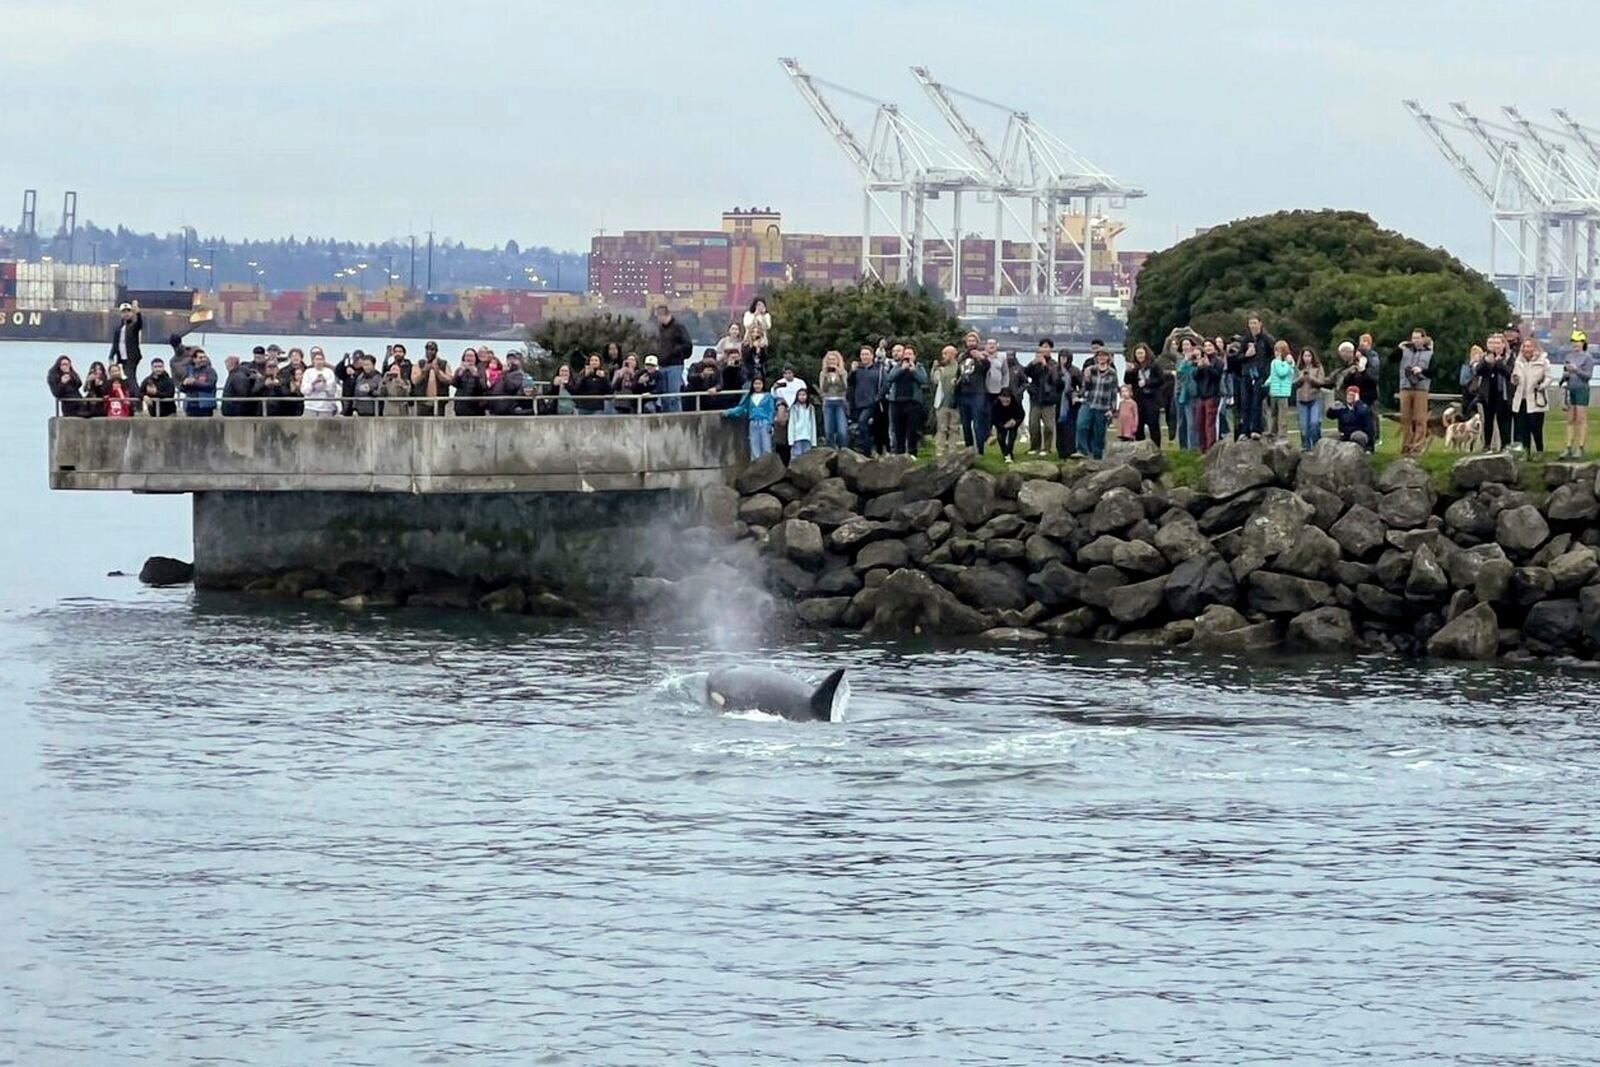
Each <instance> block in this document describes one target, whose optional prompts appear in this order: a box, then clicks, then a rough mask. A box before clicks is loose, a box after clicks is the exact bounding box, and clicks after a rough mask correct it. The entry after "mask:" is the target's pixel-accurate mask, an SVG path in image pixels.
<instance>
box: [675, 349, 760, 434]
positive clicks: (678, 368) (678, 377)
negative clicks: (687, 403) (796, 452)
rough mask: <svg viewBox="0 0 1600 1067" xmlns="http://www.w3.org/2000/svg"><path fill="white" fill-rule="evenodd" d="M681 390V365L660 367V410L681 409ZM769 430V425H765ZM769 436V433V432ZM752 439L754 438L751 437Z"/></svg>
mask: <svg viewBox="0 0 1600 1067" xmlns="http://www.w3.org/2000/svg"><path fill="white" fill-rule="evenodd" d="M681 392H683V365H682V364H681V363H680V364H679V365H678V366H676V367H662V368H661V393H662V397H661V410H662V411H674V412H676V411H682V410H683V401H682V400H680V399H678V394H679V393H681ZM767 429H768V430H769V431H770V430H771V427H770V426H769V427H767ZM768 436H769V437H770V436H771V434H770V433H769V434H768ZM752 440H754V438H752Z"/></svg>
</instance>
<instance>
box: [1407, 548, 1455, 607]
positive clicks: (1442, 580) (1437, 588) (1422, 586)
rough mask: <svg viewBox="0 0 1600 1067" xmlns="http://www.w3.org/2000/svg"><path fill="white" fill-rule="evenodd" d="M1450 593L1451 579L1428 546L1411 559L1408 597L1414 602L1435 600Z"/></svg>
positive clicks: (1419, 550)
mask: <svg viewBox="0 0 1600 1067" xmlns="http://www.w3.org/2000/svg"><path fill="white" fill-rule="evenodd" d="M1449 591H1450V579H1449V578H1448V577H1446V576H1445V573H1444V568H1443V567H1441V566H1440V565H1439V560H1438V557H1436V556H1435V555H1434V554H1433V551H1432V550H1431V549H1430V548H1428V546H1427V545H1423V546H1422V547H1421V548H1419V549H1417V551H1416V554H1415V555H1413V556H1412V557H1411V573H1410V574H1409V575H1407V577H1406V596H1407V597H1408V598H1410V599H1412V600H1433V599H1436V598H1438V597H1442V596H1444V595H1445V594H1446V593H1448V592H1449Z"/></svg>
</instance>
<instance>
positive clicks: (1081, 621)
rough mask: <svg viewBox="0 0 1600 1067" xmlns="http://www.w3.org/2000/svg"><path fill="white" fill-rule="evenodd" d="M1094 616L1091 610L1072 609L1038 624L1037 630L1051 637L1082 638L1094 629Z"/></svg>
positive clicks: (1086, 608) (1083, 608) (1085, 608)
mask: <svg viewBox="0 0 1600 1067" xmlns="http://www.w3.org/2000/svg"><path fill="white" fill-rule="evenodd" d="M1095 620H1096V616H1095V613H1094V609H1093V608H1088V607H1082V608H1073V609H1072V610H1071V611H1064V612H1062V613H1061V614H1060V615H1057V616H1055V617H1054V618H1052V619H1046V620H1044V621H1043V622H1041V623H1039V624H1038V625H1039V629H1041V630H1043V631H1044V632H1045V633H1047V634H1049V635H1050V636H1051V637H1082V636H1083V635H1084V634H1086V633H1088V632H1089V631H1090V630H1093V629H1094V625H1095Z"/></svg>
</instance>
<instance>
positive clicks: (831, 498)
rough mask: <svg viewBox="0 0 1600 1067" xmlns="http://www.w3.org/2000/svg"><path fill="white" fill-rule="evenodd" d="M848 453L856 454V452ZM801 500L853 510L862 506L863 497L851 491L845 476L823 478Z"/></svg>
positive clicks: (807, 502)
mask: <svg viewBox="0 0 1600 1067" xmlns="http://www.w3.org/2000/svg"><path fill="white" fill-rule="evenodd" d="M848 454H849V455H854V453H848ZM801 500H802V501H803V502H804V503H806V504H830V505H832V506H834V507H836V508H840V509H842V510H844V511H851V512H854V511H856V510H857V509H858V508H860V506H861V499H860V498H859V497H857V496H856V495H855V494H854V493H852V492H851V491H850V487H849V486H848V485H846V484H845V480H844V479H843V478H824V479H822V480H821V481H820V482H817V483H816V484H815V485H813V486H812V487H811V488H810V489H809V490H807V491H806V494H805V496H803V497H801Z"/></svg>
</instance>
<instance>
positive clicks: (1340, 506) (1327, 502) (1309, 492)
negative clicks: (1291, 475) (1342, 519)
mask: <svg viewBox="0 0 1600 1067" xmlns="http://www.w3.org/2000/svg"><path fill="white" fill-rule="evenodd" d="M1295 492H1296V493H1297V494H1299V496H1300V499H1301V500H1304V501H1305V502H1306V503H1307V504H1310V505H1311V507H1312V514H1311V521H1312V522H1314V523H1315V524H1316V525H1317V528H1318V529H1319V530H1326V529H1328V528H1329V527H1330V526H1332V525H1333V524H1334V523H1336V522H1338V521H1339V516H1340V515H1343V514H1344V509H1345V508H1346V506H1347V504H1346V502H1345V500H1344V498H1343V497H1341V496H1339V494H1337V493H1333V492H1330V491H1328V490H1327V489H1324V488H1322V487H1321V486H1318V485H1305V486H1301V487H1300V488H1298V489H1296V490H1295Z"/></svg>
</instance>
